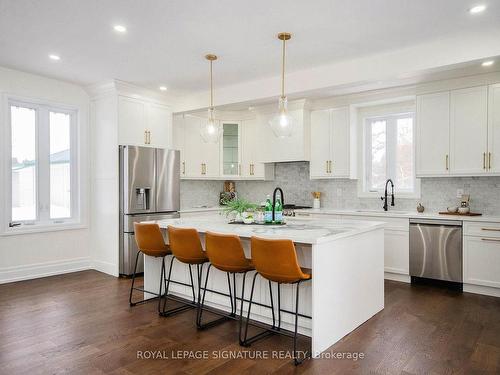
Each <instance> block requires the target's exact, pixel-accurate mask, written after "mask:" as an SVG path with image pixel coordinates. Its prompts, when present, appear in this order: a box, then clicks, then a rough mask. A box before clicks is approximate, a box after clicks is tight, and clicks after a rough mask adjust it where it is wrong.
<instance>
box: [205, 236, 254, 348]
mask: <svg viewBox="0 0 500 375" xmlns="http://www.w3.org/2000/svg"><path fill="white" fill-rule="evenodd" d="M205 250H206V252H207V255H208V259H209V260H210V264H209V266H208V269H207V273H206V276H205V283H204V287H203V297H202V298H201V302H200V304H199V306H198V317H197V321H196V325H197V327H198V329H204V328H208V327H212V326H214V325H217V324H219V323H222V322H224V321H227V320H228V319H235V318H236V316H237V314H236V313H237V307H236V306H237V303H236V302H237V297H236V274H243V282H242V295H241V306H242V308H243V297H244V294H243V293H244V291H245V277H246V273H247V272H248V271H252V270H253V269H254V267H253V265H252V262H251V261H250V260H249V259H247V258H246V257H245V252H244V251H243V246H242V245H241V241H240V238H239V237H238V236H236V235H232V234H218V233H213V232H207V233H206V235H205ZM212 266H213V267H215V268H216V269H218V270H220V271H222V272H225V273H226V275H227V285H228V288H229V299H230V301H231V313H230V314H229V315H223V316H222V317H221V318H218V319H215V320H212V321H210V322H208V323H202V314H203V310H204V309H205V306H204V304H205V293H206V292H207V282H208V276H209V274H210V268H211V267H212ZM230 275H232V276H233V277H232V278H233V286H232V288H231V277H230ZM209 310H210V311H211V312H214V313H216V314H220V313H218V312H216V311H213V310H211V309H209ZM241 312H242V310H240V319H241ZM240 342H241V338H240Z"/></svg>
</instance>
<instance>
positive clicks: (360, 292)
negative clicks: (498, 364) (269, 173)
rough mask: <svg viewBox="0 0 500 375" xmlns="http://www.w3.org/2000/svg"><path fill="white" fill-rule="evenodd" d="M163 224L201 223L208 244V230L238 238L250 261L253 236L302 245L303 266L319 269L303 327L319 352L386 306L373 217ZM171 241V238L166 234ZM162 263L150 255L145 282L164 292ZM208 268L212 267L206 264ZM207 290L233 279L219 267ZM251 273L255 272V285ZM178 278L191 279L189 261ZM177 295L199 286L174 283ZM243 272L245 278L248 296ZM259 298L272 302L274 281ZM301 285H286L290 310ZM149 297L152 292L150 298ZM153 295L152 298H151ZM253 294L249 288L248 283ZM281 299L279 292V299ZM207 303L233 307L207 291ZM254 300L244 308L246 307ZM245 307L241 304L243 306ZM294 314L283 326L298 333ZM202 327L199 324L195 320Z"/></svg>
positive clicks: (259, 310)
mask: <svg viewBox="0 0 500 375" xmlns="http://www.w3.org/2000/svg"><path fill="white" fill-rule="evenodd" d="M157 223H158V224H159V225H160V227H161V228H162V229H166V228H167V227H168V226H169V225H172V226H176V227H185V228H196V230H197V231H198V232H199V233H200V236H201V239H202V243H204V233H206V232H207V231H212V232H218V233H230V234H236V235H238V236H239V237H240V238H241V240H242V243H243V247H244V250H245V254H246V256H247V257H248V258H250V256H251V254H250V241H249V240H250V237H252V236H258V237H262V238H286V239H291V240H292V241H293V242H294V243H295V246H296V249H297V257H298V260H299V263H300V265H301V267H305V268H310V269H311V270H312V280H311V281H307V282H304V283H302V285H301V290H300V295H301V298H300V301H301V303H300V311H299V313H300V314H301V315H302V316H301V317H300V318H299V332H300V333H302V334H304V335H307V336H310V337H311V342H312V344H311V345H312V348H311V350H312V355H313V357H315V356H318V355H320V353H321V352H322V351H324V350H325V349H327V348H328V347H330V346H331V345H333V344H334V343H335V342H337V341H338V340H340V339H341V338H342V337H344V336H345V335H347V334H348V333H349V332H351V331H353V330H354V329H355V328H356V327H358V326H359V325H361V324H362V323H364V322H365V321H367V320H368V319H370V318H371V317H372V316H373V315H375V314H376V313H377V312H379V311H380V310H382V309H383V308H384V224H383V223H380V222H370V221H352V222H346V221H343V222H340V221H338V220H318V219H297V218H294V219H288V221H287V224H286V225H282V226H268V225H255V224H250V225H245V224H228V223H227V219H226V218H225V217H223V216H221V215H218V214H214V215H210V216H203V217H201V218H193V217H190V218H185V219H170V220H162V221H158V222H157ZM165 237H166V241H167V242H168V235H167V234H166V231H165ZM160 268H161V261H160V259H157V258H152V257H148V256H145V259H144V286H145V289H146V290H150V291H158V280H159V278H160ZM205 269H206V267H205ZM212 270H213V271H211V272H210V278H209V281H208V285H207V288H208V289H212V290H216V291H219V292H222V293H227V290H228V286H227V278H226V275H225V274H224V273H223V272H220V271H218V270H215V269H214V268H213V267H212ZM249 278H250V276H248V275H247V285H248V280H249ZM172 279H173V280H177V281H181V282H184V283H188V282H189V272H188V268H187V266H186V265H184V264H182V263H180V262H178V261H175V263H174V267H173V271H172ZM170 285H171V287H170V292H171V293H172V294H175V295H178V296H181V297H185V298H186V299H190V298H191V290H190V289H189V288H188V287H185V286H183V285H178V284H170ZM241 285H242V276H241V275H240V276H239V278H237V286H238V291H237V293H238V296H240V295H241ZM255 288H256V289H255V293H254V301H256V302H260V303H261V304H265V305H269V304H270V298H269V287H268V283H267V280H264V279H263V278H261V277H257V282H256V285H255ZM295 288H296V286H295V285H293V286H292V285H282V290H281V304H282V309H284V310H288V311H293V310H294V303H295V302H294V298H293V296H294V290H295ZM147 297H148V295H145V298H147ZM149 297H152V295H149ZM245 298H246V299H248V298H249V288H248V287H247V288H245ZM275 298H276V296H275ZM206 304H207V305H210V306H211V307H214V308H217V309H220V310H224V311H230V309H231V307H230V301H229V298H228V297H226V296H224V295H221V294H216V293H209V292H207V296H206ZM247 307H248V304H247V303H245V306H244V308H243V310H244V311H246V309H247ZM238 308H239V303H238ZM251 311H252V314H251V318H252V319H254V320H257V321H260V322H264V323H267V324H269V323H271V321H272V320H271V319H272V315H271V310H270V309H269V308H267V307H265V306H259V305H253V306H252V310H251ZM293 322H294V320H293V316H292V315H291V314H287V313H283V314H282V327H283V328H284V329H289V330H293ZM193 324H194V322H193Z"/></svg>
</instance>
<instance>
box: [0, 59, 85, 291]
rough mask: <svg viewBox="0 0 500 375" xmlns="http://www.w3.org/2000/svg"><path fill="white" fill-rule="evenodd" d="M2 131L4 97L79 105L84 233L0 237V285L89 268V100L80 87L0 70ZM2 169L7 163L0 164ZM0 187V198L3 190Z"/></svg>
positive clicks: (72, 231)
mask: <svg viewBox="0 0 500 375" xmlns="http://www.w3.org/2000/svg"><path fill="white" fill-rule="evenodd" d="M0 94H2V105H1V107H0V128H1V127H3V126H5V125H6V124H5V121H6V115H5V110H6V105H5V100H4V99H5V94H12V95H16V96H20V97H25V98H33V99H39V100H46V101H48V102H52V103H60V104H66V105H71V106H75V107H77V108H78V113H79V119H78V121H79V126H80V140H81V148H80V155H79V161H80V173H81V175H80V176H81V181H82V186H81V194H82V199H83V200H82V203H83V207H82V208H81V214H82V220H83V226H82V228H80V229H71V230H64V231H54V232H46V233H31V234H19V235H8V236H0V283H4V282H9V281H16V280H24V279H31V278H36V277H43V276H48V275H52V274H59V273H64V272H72V271H77V270H82V269H88V268H89V267H90V265H91V263H90V232H89V229H88V208H89V204H88V203H89V175H90V173H89V152H88V132H89V118H88V117H89V97H88V95H87V93H86V92H85V91H84V90H83V88H81V87H80V86H77V85H74V84H71V83H67V82H63V81H58V80H54V79H49V78H46V77H42V76H38V75H34V74H28V73H24V72H19V71H15V70H11V69H6V68H2V67H0ZM2 157H3V155H2ZM1 164H2V165H4V164H5V163H3V162H2V163H1ZM4 185H5V184H1V185H0V196H2V197H3V196H5V195H4V190H3V189H4V188H5V186H4Z"/></svg>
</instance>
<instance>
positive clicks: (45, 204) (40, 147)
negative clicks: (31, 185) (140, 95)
mask: <svg viewBox="0 0 500 375" xmlns="http://www.w3.org/2000/svg"><path fill="white" fill-rule="evenodd" d="M11 106H20V107H25V108H32V109H34V110H36V111H37V112H36V136H35V147H36V150H35V152H36V181H37V196H36V200H37V202H36V206H37V210H36V212H37V218H36V220H34V221H32V220H29V221H16V223H20V224H21V225H18V226H13V227H11V226H10V223H11V222H12V166H11V163H12V145H11V143H12V138H11V126H12V124H11ZM50 112H57V113H65V114H68V115H69V116H70V171H71V172H70V173H71V174H70V184H71V217H69V218H55V219H51V218H50V139H49V137H50V121H49V117H50ZM4 113H5V116H4V126H3V135H4V136H3V139H4V144H3V147H2V150H3V155H2V159H3V160H4V161H5V162H4V163H3V164H4V165H3V170H4V173H2V175H3V178H2V180H3V181H2V183H3V186H4V190H3V192H4V202H3V203H4V204H3V206H4V209H3V210H2V212H3V213H4V214H3V215H2V216H3V217H2V218H1V219H2V220H1V221H2V223H1V224H2V225H1V226H2V230H1V234H3V235H9V234H22V233H33V232H46V231H53V230H63V229H74V228H79V227H83V225H82V218H81V194H80V193H81V186H80V174H81V171H80V168H79V167H80V163H79V149H80V137H79V135H80V129H79V126H80V125H79V121H78V119H79V109H78V108H77V107H74V106H68V105H64V104H59V103H51V102H48V101H45V100H39V99H30V98H23V97H18V96H15V95H5V97H4ZM40 130H41V131H42V133H43V135H41V134H40V133H39V132H40ZM41 137H43V139H42V138H41ZM40 166H42V168H40Z"/></svg>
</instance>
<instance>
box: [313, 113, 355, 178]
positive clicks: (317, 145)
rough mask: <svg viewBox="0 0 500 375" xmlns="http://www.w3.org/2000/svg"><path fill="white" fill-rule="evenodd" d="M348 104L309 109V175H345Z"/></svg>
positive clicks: (348, 170)
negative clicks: (314, 109) (337, 106)
mask: <svg viewBox="0 0 500 375" xmlns="http://www.w3.org/2000/svg"><path fill="white" fill-rule="evenodd" d="M349 144H350V123H349V108H348V107H342V108H335V109H328V110H320V111H313V112H311V146H310V147H311V163H310V175H311V178H331V177H341V178H348V177H349V174H350V164H349V153H350V149H349Z"/></svg>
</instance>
